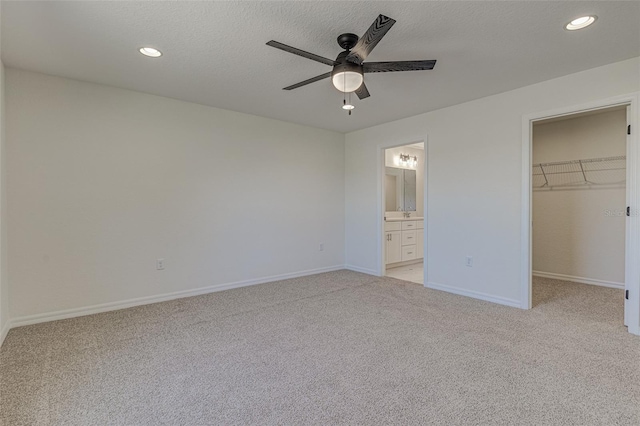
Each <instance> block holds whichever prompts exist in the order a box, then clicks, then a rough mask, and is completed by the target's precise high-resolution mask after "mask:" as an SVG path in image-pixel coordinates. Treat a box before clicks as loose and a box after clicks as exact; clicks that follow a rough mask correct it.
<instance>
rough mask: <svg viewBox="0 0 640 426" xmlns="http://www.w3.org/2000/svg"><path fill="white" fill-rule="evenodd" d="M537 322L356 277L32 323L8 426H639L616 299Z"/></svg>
mask: <svg viewBox="0 0 640 426" xmlns="http://www.w3.org/2000/svg"><path fill="white" fill-rule="evenodd" d="M534 300H535V304H536V306H535V308H534V309H532V310H530V311H522V310H519V309H514V308H508V307H503V306H498V305H494V304H491V303H486V302H482V301H478V300H473V299H469V298H466V297H461V296H455V295H451V294H447V293H443V292H438V291H432V290H426V289H424V287H422V286H421V285H419V284H414V283H408V282H403V281H399V280H395V279H393V278H388V277H386V278H376V277H372V276H368V275H364V274H359V273H355V272H349V271H338V272H331V273H326V274H320V275H315V276H311V277H305V278H298V279H292V280H287V281H280V282H275V283H270V284H262V285H258V286H254V287H247V288H242V289H237V290H230V291H225V292H220V293H214V294H210V295H204V296H198V297H192V298H188V299H181V300H176V301H171V302H165V303H159V304H155V305H148V306H143V307H138V308H131V309H126V310H122V311H117V312H111V313H104V314H98V315H92V316H88V317H82V318H76V319H70V320H63V321H57V322H51V323H46V324H40V325H34V326H28V327H21V328H17V329H13V330H11V331H10V333H9V335H8V337H7V340H6V342H5V344H4V345H3V347H2V350H1V351H0V392H1V393H0V420H1V421H2V424H3V425H23V424H24V425H48V424H65V425H111V424H113V425H116V424H117V425H160V424H170V425H187V424H188V425H204V424H225V425H231V424H325V425H326V424H447V425H453V424H535V425H542V424H553V425H559V424H574V425H587V424H600V425H614V424H619V425H624V424H629V425H638V424H640V367H639V366H640V364H639V360H640V338H638V337H635V336H632V335H630V334H628V333H627V332H626V329H625V328H624V326H623V325H622V292H621V291H620V290H611V289H605V288H599V287H592V286H586V285H580V284H570V283H564V282H561V281H552V280H536V283H535V292H534Z"/></svg>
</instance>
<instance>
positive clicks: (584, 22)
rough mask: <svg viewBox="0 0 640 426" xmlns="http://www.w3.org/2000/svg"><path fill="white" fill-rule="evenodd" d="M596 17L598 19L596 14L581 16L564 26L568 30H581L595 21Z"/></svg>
mask: <svg viewBox="0 0 640 426" xmlns="http://www.w3.org/2000/svg"><path fill="white" fill-rule="evenodd" d="M596 19H598V17H597V16H596V15H586V16H581V17H579V18H576V19H574V20H572V21H571V22H569V23H568V24H566V25H565V26H564V28H565V30H569V31H575V30H581V29H583V28H586V27H588V26H589V25H591V24H593V23H594V22H596Z"/></svg>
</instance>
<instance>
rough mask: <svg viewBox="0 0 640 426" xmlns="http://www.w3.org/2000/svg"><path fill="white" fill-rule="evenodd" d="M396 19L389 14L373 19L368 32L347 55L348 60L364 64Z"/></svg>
mask: <svg viewBox="0 0 640 426" xmlns="http://www.w3.org/2000/svg"><path fill="white" fill-rule="evenodd" d="M395 23H396V21H395V20H394V19H391V18H389V17H388V16H384V15H380V16H378V17H377V18H376V20H375V21H373V24H371V26H370V27H369V29H368V30H367V32H366V33H364V35H363V36H362V37H360V39H359V40H358V43H356V45H355V46H354V47H353V49H351V52H350V53H349V54H348V55H347V60H348V61H350V62H354V63H356V64H358V65H360V64H362V62H364V60H365V59H366V58H367V56H369V53H371V51H372V50H373V48H374V47H376V45H377V44H378V42H379V41H380V40H382V37H384V35H385V34H386V33H387V31H389V30H390V29H391V27H392V26H393V24H395Z"/></svg>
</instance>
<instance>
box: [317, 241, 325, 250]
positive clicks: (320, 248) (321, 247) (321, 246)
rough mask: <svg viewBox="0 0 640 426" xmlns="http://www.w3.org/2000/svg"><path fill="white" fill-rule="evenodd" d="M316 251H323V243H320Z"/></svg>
mask: <svg viewBox="0 0 640 426" xmlns="http://www.w3.org/2000/svg"><path fill="white" fill-rule="evenodd" d="M318 251H324V243H320V247H318Z"/></svg>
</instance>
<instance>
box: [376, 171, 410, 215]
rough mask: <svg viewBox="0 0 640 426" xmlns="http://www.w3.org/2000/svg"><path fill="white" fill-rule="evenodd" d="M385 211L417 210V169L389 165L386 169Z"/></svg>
mask: <svg viewBox="0 0 640 426" xmlns="http://www.w3.org/2000/svg"><path fill="white" fill-rule="evenodd" d="M384 187H385V211H388V212H394V211H400V210H402V211H405V212H415V211H416V171H415V170H407V169H399V168H396V167H387V168H386V171H385V181H384Z"/></svg>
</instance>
